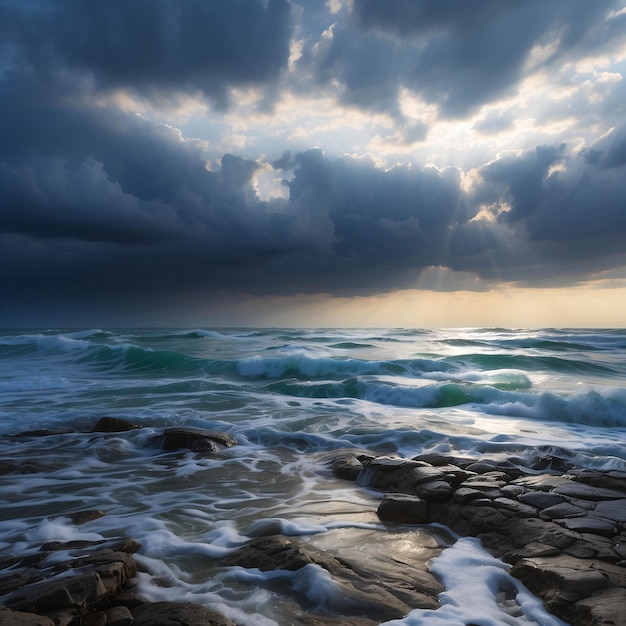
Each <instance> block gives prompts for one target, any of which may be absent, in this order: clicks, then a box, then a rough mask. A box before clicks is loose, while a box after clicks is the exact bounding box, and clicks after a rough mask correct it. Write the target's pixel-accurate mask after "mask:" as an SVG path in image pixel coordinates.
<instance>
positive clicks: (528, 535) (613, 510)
mask: <svg viewBox="0 0 626 626" xmlns="http://www.w3.org/2000/svg"><path fill="white" fill-rule="evenodd" d="M134 428H136V425H134V424H130V423H127V422H125V421H124V420H119V419H116V418H104V420H101V421H100V422H98V423H97V424H96V425H95V426H94V428H93V430H92V431H91V432H94V433H95V432H100V433H104V434H106V433H112V432H117V433H119V432H124V431H127V430H131V429H134ZM48 434H51V433H48V432H45V431H41V432H38V433H22V435H29V436H46V435H48ZM18 436H20V435H18ZM155 445H156V446H158V447H160V448H161V449H164V450H171V449H175V448H186V449H189V450H192V451H194V452H195V453H196V454H209V455H210V454H213V453H214V452H216V450H218V449H219V448H220V447H225V446H231V445H236V442H235V441H234V440H232V438H231V437H229V436H228V435H227V434H225V433H219V432H216V431H203V430H202V429H189V428H187V429H167V430H165V431H164V432H163V434H162V435H159V437H158V438H155ZM26 461H28V460H26ZM324 463H326V465H325V466H324ZM0 469H1V471H2V473H11V472H13V471H19V466H11V465H10V464H9V463H7V462H4V463H0ZM320 471H330V472H332V474H333V475H334V476H335V477H337V478H340V479H344V480H351V481H354V482H355V483H356V484H355V488H365V489H368V490H370V491H375V492H376V493H378V494H380V498H381V502H380V505H379V507H378V510H377V514H378V517H379V519H380V520H381V521H382V522H383V523H384V524H386V525H388V528H399V529H402V528H405V527H407V525H408V526H412V525H415V526H418V527H420V526H424V525H428V524H433V523H436V524H442V525H445V526H447V527H448V528H450V529H451V530H452V531H454V532H456V533H458V534H459V535H461V536H467V537H470V536H471V537H477V538H478V539H479V540H480V541H481V543H482V545H483V546H484V547H485V549H486V550H487V551H488V552H490V553H491V554H492V555H494V556H496V557H497V558H499V559H502V560H503V561H504V562H505V563H509V564H510V565H511V566H512V567H511V570H510V573H511V574H512V575H513V576H515V577H516V578H518V579H519V580H520V581H521V582H522V583H523V584H524V585H525V586H526V587H527V588H528V589H529V590H530V591H531V592H532V593H534V594H535V595H536V596H537V597H539V598H541V600H542V601H543V602H544V604H545V606H546V608H547V610H549V611H550V612H551V613H553V614H554V615H556V616H557V617H559V618H561V619H563V620H565V621H567V622H568V623H570V624H571V626H588V625H594V624H598V625H599V624H611V623H613V624H620V623H624V622H623V616H622V612H623V606H624V605H626V473H624V472H618V471H597V470H588V469H584V468H580V467H576V466H574V465H573V464H571V463H569V462H568V461H566V460H564V459H561V458H559V457H540V458H537V459H535V460H534V462H533V463H532V464H530V465H528V464H527V465H523V464H521V463H519V462H517V463H514V462H512V461H506V462H496V461H490V460H489V459H481V460H480V461H476V460H475V459H468V458H460V457H453V456H445V455H434V454H429V455H420V456H417V457H414V458H413V459H407V458H403V457H390V456H378V455H375V454H372V453H371V452H369V451H367V450H341V451H339V452H334V453H327V454H326V455H325V458H324V459H322V467H320ZM104 514H106V513H105V512H104V511H100V510H90V511H83V512H81V513H80V514H76V515H75V516H73V517H72V521H73V523H74V524H77V525H78V524H81V523H85V522H87V521H90V520H92V519H95V518H97V517H100V516H101V515H104ZM138 549H139V544H138V543H137V542H136V541H134V540H133V539H132V538H120V539H119V540H116V541H102V542H66V543H63V542H48V543H47V544H44V545H42V546H41V550H40V552H39V553H38V554H30V555H26V556H23V557H20V556H18V555H14V556H13V557H7V558H4V559H2V561H0V584H1V585H2V586H1V589H2V593H1V594H0V597H2V602H4V604H5V605H6V607H8V608H6V609H5V610H2V612H0V622H1V623H3V624H7V625H10V624H15V625H16V626H17V624H30V625H31V626H44V625H49V624H57V626H69V625H70V624H71V625H72V626H74V625H78V624H80V625H81V626H82V625H85V626H87V624H89V626H91V625H92V624H98V625H100V626H102V625H108V626H126V625H129V624H131V623H134V624H138V625H140V624H142V621H141V620H142V619H144V618H143V617H142V615H143V614H144V613H145V614H146V615H148V614H149V615H151V617H150V618H149V620H152V621H145V622H143V623H145V624H149V623H151V624H157V623H163V624H167V623H171V621H166V617H163V619H164V620H165V621H163V622H156V621H154V620H155V619H157V618H156V617H155V616H154V614H153V613H150V609H148V608H146V607H149V606H151V605H155V604H156V603H149V602H148V603H146V602H143V601H141V600H140V599H139V598H137V597H136V596H134V595H133V593H132V581H133V578H134V576H135V575H136V572H137V566H136V563H135V560H134V558H133V556H132V555H133V554H134V552H135V551H136V550H138ZM63 553H65V555H64V557H62V556H61V555H62V554H63ZM222 562H223V564H224V566H225V567H226V566H232V565H239V566H241V567H244V568H258V569H260V570H262V571H269V570H286V571H299V570H300V569H302V568H304V567H306V566H307V565H314V566H316V567H318V568H321V569H323V570H325V571H327V572H328V573H329V574H330V575H331V576H332V577H333V579H334V580H339V581H340V584H341V585H343V587H342V589H344V590H345V592H346V593H347V594H348V595H351V597H353V598H354V609H353V614H351V615H343V616H323V615H318V614H315V613H313V612H311V611H307V610H306V607H305V608H304V609H301V610H302V612H301V615H300V623H303V624H304V623H311V624H314V623H315V624H329V625H330V624H333V625H336V626H338V625H340V624H345V625H347V624H353V625H356V624H360V625H363V626H365V625H367V626H369V625H371V624H376V623H379V622H377V621H372V619H371V618H370V616H369V615H368V614H367V611H370V612H371V611H373V610H374V609H372V608H369V609H368V608H367V606H368V605H367V602H370V605H371V606H372V607H374V606H375V607H376V611H378V613H376V614H377V615H379V617H378V618H377V619H378V620H379V621H384V620H385V619H394V618H399V617H402V615H401V614H399V613H402V611H404V612H405V614H406V608H407V607H408V609H409V610H410V609H411V608H418V607H420V606H421V607H422V608H428V609H431V610H433V609H436V608H437V606H438V600H437V595H438V593H440V592H441V591H442V590H443V587H441V585H440V583H439V582H438V581H437V580H436V579H434V577H432V576H431V575H426V574H427V572H426V567H425V565H423V564H420V567H422V569H421V570H420V571H419V572H417V570H416V571H410V570H411V568H412V566H413V564H411V563H409V562H406V563H404V564H403V566H402V568H401V569H403V570H404V571H403V574H404V575H405V576H408V577H409V578H408V579H407V580H409V582H407V580H403V581H402V584H400V585H399V584H398V583H397V581H395V582H394V579H393V576H390V574H389V572H387V573H385V572H381V571H376V572H371V571H365V570H363V569H359V568H358V567H356V566H355V565H354V563H351V562H350V561H349V559H345V558H343V557H342V554H341V552H339V553H332V552H331V551H327V550H326V551H325V550H312V549H311V546H309V545H306V544H305V543H304V542H301V541H298V540H297V539H295V538H292V537H285V536H283V535H273V534H271V530H270V531H268V533H267V534H266V535H263V536H262V537H259V538H256V539H252V540H251V541H250V542H249V543H248V544H246V545H245V546H243V547H241V548H240V549H237V550H235V551H234V552H233V553H231V554H230V555H228V556H226V557H224V558H223V559H222ZM422 570H423V571H422ZM374 574H375V575H376V576H377V577H378V578H380V579H383V580H384V578H385V576H386V577H387V579H388V583H385V584H386V585H387V586H386V587H381V589H382V591H379V596H378V597H369V598H368V597H366V595H363V593H362V591H363V589H366V588H368V585H369V581H370V580H371V577H372V576H373V575H374ZM394 576H396V574H394ZM416 581H417V582H416ZM394 585H395V586H394ZM411 585H413V586H414V587H415V594H414V595H413V596H406V595H405V596H402V593H404V592H400V591H399V589H400V588H406V587H407V586H409V587H410V586H411ZM383 592H384V593H383ZM383 596H384V597H383ZM416 598H417V599H416ZM418 602H419V603H420V604H416V603H418ZM158 604H159V608H158V611H159V612H160V614H162V615H164V616H168V615H169V617H167V620H170V618H171V619H172V620H173V619H175V618H174V617H172V616H174V615H176V614H177V612H178V618H176V619H179V618H180V619H179V622H180V623H184V624H188V625H189V626H192V625H193V624H196V623H197V624H201V623H203V624H206V623H209V624H216V625H217V624H220V625H224V626H228V625H230V624H232V622H231V621H230V620H229V619H228V618H227V617H225V616H221V615H218V614H216V613H214V612H213V611H209V609H206V607H202V606H200V605H195V606H196V608H194V606H193V605H189V604H186V605H182V604H180V603H167V607H166V605H165V604H163V603H158ZM359 606H360V608H359ZM140 607H144V608H140ZM364 607H365V608H364ZM9 609H11V610H15V609H17V610H19V611H21V613H14V612H12V611H9ZM114 609H115V610H114ZM155 610H156V609H155ZM207 611H208V612H207ZM182 614H184V615H185V616H186V617H184V620H183V621H182V622H181V619H182V618H181V615H182ZM29 615H30V617H29ZM37 616H39V617H37ZM86 616H89V617H86ZM46 619H48V620H52V621H46ZM146 619H148V618H146ZM158 619H161V618H158ZM11 620H12V621H11ZM20 620H21V621H20ZM24 620H26V621H24ZM29 620H30V621H29ZM103 620H104V621H103ZM194 620H196V621H194ZM207 620H208V621H207ZM211 620H213V621H211ZM220 620H221V621H220Z"/></svg>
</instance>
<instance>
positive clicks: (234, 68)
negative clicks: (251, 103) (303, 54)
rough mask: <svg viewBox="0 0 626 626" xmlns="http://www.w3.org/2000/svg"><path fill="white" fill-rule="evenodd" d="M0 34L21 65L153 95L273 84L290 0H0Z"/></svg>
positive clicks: (222, 99) (210, 93)
mask: <svg viewBox="0 0 626 626" xmlns="http://www.w3.org/2000/svg"><path fill="white" fill-rule="evenodd" d="M0 22H2V24H3V26H2V27H0V33H1V34H2V36H3V39H4V46H5V48H7V49H8V48H11V52H12V55H13V56H14V61H15V63H16V65H17V66H18V67H19V69H20V71H21V72H24V71H31V72H33V73H35V74H38V75H43V74H45V75H48V76H52V75H57V78H60V77H61V76H62V74H63V73H65V72H68V71H70V72H72V73H73V74H74V79H78V80H83V81H91V82H92V83H93V84H94V86H95V87H96V88H97V89H104V90H107V89H119V88H124V89H129V90H132V91H134V92H136V93H139V94H140V95H143V96H146V97H153V98H159V97H162V98H170V97H172V95H174V96H175V94H176V93H177V92H184V93H190V94H193V95H196V94H197V93H198V92H200V93H202V94H203V95H204V96H206V97H207V98H210V99H212V100H213V101H214V102H217V103H218V104H220V105H221V106H226V105H227V104H228V90H229V89H230V88H232V87H237V86H244V87H245V86H265V87H268V88H269V87H271V85H272V84H273V83H275V82H276V81H278V80H279V78H280V76H281V72H282V71H283V70H284V69H285V67H286V64H287V60H288V58H289V42H290V39H291V34H292V18H291V9H290V5H289V2H288V1H287V0H229V2H205V1H204V0H186V1H185V2H180V1H179V0H160V1H159V2H152V1H151V0H107V2H92V1H90V0H68V1H66V2H60V3H57V2H46V1H43V0H42V2H40V3H39V2H38V3H24V4H23V5H22V6H20V5H18V4H8V5H7V4H5V5H3V6H2V7H0Z"/></svg>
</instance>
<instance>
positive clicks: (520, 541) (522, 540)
mask: <svg viewBox="0 0 626 626" xmlns="http://www.w3.org/2000/svg"><path fill="white" fill-rule="evenodd" d="M511 538H512V539H513V543H514V544H515V545H516V546H523V545H524V544H526V543H529V542H535V543H544V544H546V545H548V546H552V547H554V548H558V549H559V550H562V549H563V548H566V547H567V546H569V545H570V544H572V543H574V541H576V540H577V539H580V538H581V537H580V535H579V534H578V533H575V532H573V531H570V530H567V529H566V528H563V527H561V526H559V525H558V524H555V523H554V522H547V521H544V520H541V519H537V518H529V519H520V520H517V521H516V522H515V523H514V524H513V525H512V527H511Z"/></svg>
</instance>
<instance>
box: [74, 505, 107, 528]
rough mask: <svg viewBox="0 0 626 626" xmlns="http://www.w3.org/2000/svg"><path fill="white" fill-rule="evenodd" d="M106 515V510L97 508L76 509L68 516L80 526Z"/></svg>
mask: <svg viewBox="0 0 626 626" xmlns="http://www.w3.org/2000/svg"><path fill="white" fill-rule="evenodd" d="M105 515H106V511H102V510H101V509H97V510H93V511H76V512H75V513H69V514H68V517H69V518H70V519H71V520H72V522H73V523H74V524H76V525H77V526H80V525H81V524H86V523H87V522H91V521H92V520H95V519H98V518H100V517H104V516H105Z"/></svg>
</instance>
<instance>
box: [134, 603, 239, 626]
mask: <svg viewBox="0 0 626 626" xmlns="http://www.w3.org/2000/svg"><path fill="white" fill-rule="evenodd" d="M132 616H133V619H134V622H133V626H235V624H234V622H232V621H231V620H229V619H228V618H227V617H224V616H223V615H220V614H219V613H217V612H215V611H212V610H211V609H208V608H207V607H205V606H201V605H199V604H193V603H191V602H154V603H149V604H143V605H141V606H139V607H137V608H135V609H133V611H132Z"/></svg>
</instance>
